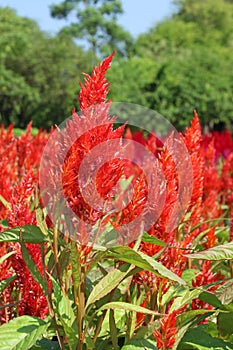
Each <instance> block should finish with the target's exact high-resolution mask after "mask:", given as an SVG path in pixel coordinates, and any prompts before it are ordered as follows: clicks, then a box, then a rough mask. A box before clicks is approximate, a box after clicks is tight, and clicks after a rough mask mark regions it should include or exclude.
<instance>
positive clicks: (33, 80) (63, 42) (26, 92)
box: [0, 8, 91, 128]
mask: <svg viewBox="0 0 233 350" xmlns="http://www.w3.org/2000/svg"><path fill="white" fill-rule="evenodd" d="M90 66H91V62H90V59H89V55H88V53H85V52H84V51H83V50H82V49H81V48H79V47H77V45H76V44H74V43H73V41H72V40H71V39H70V38H69V37H67V36H65V35H58V36H55V37H49V36H47V35H46V34H45V33H43V32H42V31H41V30H40V29H39V27H38V25H37V23H36V22H35V21H32V20H29V19H27V18H21V17H19V16H17V15H16V13H15V12H14V11H13V10H11V9H9V8H0V71H1V75H0V115H1V119H2V121H4V122H5V123H6V124H9V123H11V122H14V123H15V125H16V126H19V127H21V128H24V127H25V126H26V124H27V123H28V122H29V121H30V120H33V125H34V126H37V127H42V126H43V127H49V126H51V125H52V124H54V123H56V124H59V123H60V122H61V121H63V120H64V119H65V118H66V117H68V116H69V115H70V113H71V109H72V107H73V106H74V104H75V103H76V96H77V92H78V89H79V86H78V83H79V81H80V78H81V72H82V71H85V70H86V71H87V70H89V67H90Z"/></svg>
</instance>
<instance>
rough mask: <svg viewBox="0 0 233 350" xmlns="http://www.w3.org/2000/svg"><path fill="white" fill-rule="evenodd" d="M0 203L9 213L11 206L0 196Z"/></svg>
mask: <svg viewBox="0 0 233 350" xmlns="http://www.w3.org/2000/svg"><path fill="white" fill-rule="evenodd" d="M0 203H2V204H3V205H4V207H6V208H7V209H8V210H10V211H11V205H10V203H9V202H7V200H6V199H5V198H4V197H3V196H2V195H1V194H0Z"/></svg>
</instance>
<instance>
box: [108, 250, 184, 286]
mask: <svg viewBox="0 0 233 350" xmlns="http://www.w3.org/2000/svg"><path fill="white" fill-rule="evenodd" d="M109 255H110V256H111V257H114V258H116V259H117V260H121V261H125V262H128V263H130V264H132V265H135V266H138V267H140V268H142V269H143V270H148V271H151V272H153V273H155V274H157V275H159V276H163V277H167V278H168V279H169V280H172V281H174V282H178V283H179V284H181V285H185V284H186V283H185V281H184V280H182V279H181V278H180V277H179V276H177V275H176V274H174V273H173V272H171V271H170V270H168V269H167V268H166V267H165V266H163V265H162V264H161V263H159V262H158V261H155V260H154V259H153V258H152V257H150V256H148V255H146V254H144V253H142V252H136V251H134V250H133V249H131V248H129V247H123V246H120V247H115V248H112V249H111V250H110V252H109Z"/></svg>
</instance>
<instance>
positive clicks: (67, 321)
mask: <svg viewBox="0 0 233 350" xmlns="http://www.w3.org/2000/svg"><path fill="white" fill-rule="evenodd" d="M51 280H52V284H53V304H54V308H55V310H56V313H57V315H58V319H59V321H60V322H61V324H62V326H63V328H64V331H65V334H66V336H67V339H68V343H69V346H70V349H74V350H75V349H76V346H77V343H78V329H77V324H76V322H75V314H74V310H73V308H72V306H71V303H72V301H71V300H70V299H69V298H68V297H67V296H65V295H64V293H63V292H62V290H61V288H60V285H59V284H58V283H57V281H56V280H55V279H54V278H53V277H52V276H51Z"/></svg>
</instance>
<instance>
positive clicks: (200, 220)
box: [0, 57, 233, 349]
mask: <svg viewBox="0 0 233 350" xmlns="http://www.w3.org/2000/svg"><path fill="white" fill-rule="evenodd" d="M111 58H112V57H110V58H108V59H106V60H105V61H104V62H103V63H102V65H100V67H97V68H95V69H94V71H93V75H92V77H89V76H88V77H87V78H86V81H85V84H86V85H85V87H84V86H82V90H81V93H80V96H79V102H80V108H81V110H85V109H87V108H89V107H90V106H92V105H94V104H96V103H106V104H108V103H109V102H107V92H108V84H107V81H106V79H105V73H106V70H107V69H108V68H109V64H110V61H111ZM75 115H76V113H75V111H73V116H74V118H75ZM30 131H31V124H29V126H28V128H27V130H26V133H25V134H23V135H22V136H20V137H18V138H17V137H15V136H14V134H13V126H12V125H11V126H9V127H8V128H5V127H4V126H2V127H1V129H0V169H1V172H0V231H1V232H4V231H5V230H6V229H11V228H14V227H16V226H23V225H28V224H29V225H36V224H37V223H38V215H39V214H38V213H39V212H38V207H39V203H40V200H39V194H38V176H39V166H40V160H41V156H42V152H43V149H44V146H45V145H46V142H47V140H48V136H49V135H48V133H46V132H43V131H39V133H38V134H37V135H36V136H32V135H31V132H30ZM115 135H117V137H121V135H122V137H124V135H125V137H126V138H128V139H130V140H135V141H137V142H139V143H141V144H142V145H143V146H144V147H145V148H146V149H148V150H150V151H152V152H153V153H154V154H157V157H158V161H159V163H160V165H161V168H162V170H163V173H164V176H165V179H166V185H167V191H166V201H165V204H164V206H163V210H162V214H161V215H160V217H159V219H158V220H157V222H156V224H155V225H153V227H152V228H151V229H150V230H149V231H148V234H149V235H150V236H151V237H155V238H156V239H159V240H161V241H162V242H165V246H161V245H157V244H155V243H154V242H153V241H150V240H149V239H148V240H144V241H142V242H141V243H140V246H139V251H140V252H142V253H144V254H146V255H148V256H150V257H156V258H157V261H159V262H160V263H162V264H163V265H164V266H165V267H166V268H167V269H169V270H170V271H172V272H173V273H175V274H176V275H177V276H179V277H182V278H183V279H184V280H186V281H187V283H188V284H189V285H190V286H192V287H201V286H207V285H208V287H207V288H206V290H208V291H209V292H212V293H214V292H216V291H217V290H218V288H219V286H220V285H221V284H222V283H223V282H222V281H224V279H225V278H230V277H233V270H232V265H231V263H230V262H228V261H222V260H221V262H220V263H219V264H216V263H213V262H211V261H210V260H203V259H191V258H190V256H186V254H188V253H193V252H197V251H202V250H207V249H209V248H213V247H215V246H217V245H219V244H225V243H227V242H231V241H232V238H233V224H232V222H231V220H230V218H231V217H232V215H233V139H232V138H231V135H230V133H229V132H228V131H224V132H214V133H212V134H208V135H203V134H202V131H201V126H200V122H199V119H198V116H197V114H196V112H195V113H194V118H193V120H192V122H191V125H190V126H189V127H188V128H187V129H186V131H185V133H184V134H183V135H182V136H181V137H182V140H183V141H184V143H185V145H186V147H187V149H188V152H189V155H190V159H191V162H192V167H193V190H192V196H191V200H190V203H189V207H188V210H187V212H186V215H185V216H184V217H183V218H182V219H181V221H180V223H179V225H178V227H177V228H176V229H174V230H172V231H171V232H169V233H168V232H166V225H167V222H168V220H169V215H170V212H171V210H172V208H173V206H174V202H175V200H176V198H177V195H178V179H177V174H176V169H175V164H174V161H173V159H172V156H171V154H170V153H169V151H168V150H167V149H162V150H161V149H160V147H159V145H158V142H157V140H156V139H155V137H154V136H153V135H148V136H145V134H144V133H143V132H141V131H137V132H134V133H133V132H131V131H130V129H129V128H128V129H127V127H125V126H123V127H120V128H119V129H118V130H117V131H116V130H113V129H112V125H110V126H109V125H108V129H106V128H105V127H104V126H103V127H102V128H101V127H100V128H99V129H98V132H97V131H96V130H94V132H93V134H92V135H91V136H92V137H89V138H85V140H84V141H85V144H84V146H83V150H82V152H83V154H85V152H87V150H88V149H91V148H93V147H94V146H95V145H96V143H97V142H100V141H101V142H103V140H108V139H111V138H114V137H116V136H115ZM84 141H83V142H84ZM80 149H81V148H79V144H76V145H75V147H74V148H73V149H72V152H71V155H70V156H69V157H70V159H68V160H66V164H65V166H64V179H63V180H64V189H65V190H64V191H65V194H66V195H67V197H69V194H70V193H71V191H77V189H75V185H74V183H72V182H70V181H69V180H70V178H72V176H71V174H74V173H75V171H76V170H77V169H76V168H77V164H78V163H79V162H80V161H81V160H82V157H83V154H82V153H81V151H80ZM126 163H127V162H126ZM126 163H124V164H123V163H122V162H121V163H120V162H119V163H112V164H110V165H108V167H107V168H105V171H103V172H102V174H100V178H102V179H103V180H102V183H101V186H100V192H101V195H102V196H107V194H108V193H109V190H110V189H111V187H112V186H114V185H115V184H116V183H117V181H118V180H119V178H120V176H121V174H122V169H124V174H126V177H127V178H129V177H130V176H131V175H132V171H133V170H132V167H129V166H128V164H126ZM113 174H114V176H113ZM144 186H145V180H144V178H143V176H142V174H141V173H140V172H139V173H138V174H137V177H136V180H135V182H133V187H134V191H135V192H134V196H133V199H132V203H131V204H130V205H129V206H128V207H127V210H125V211H123V213H122V215H121V217H120V218H119V219H118V221H117V222H116V223H115V228H116V230H117V229H118V228H119V227H120V226H121V225H122V224H123V223H125V222H126V221H127V220H129V218H130V217H133V216H134V215H136V214H135V213H137V211H140V207H141V206H142V204H143V201H144V199H145V197H146V190H145V188H144ZM79 195H80V193H79V192H77V196H79ZM80 201H81V199H80ZM72 205H73V207H72V208H73V209H74V210H77V211H79V213H82V211H83V215H84V214H85V215H89V216H91V215H93V217H92V218H91V219H90V220H92V221H93V220H95V219H93V218H96V217H97V218H98V219H99V216H98V215H96V216H95V215H94V214H93V212H91V213H90V212H88V209H87V208H86V207H85V203H82V205H80V203H79V206H78V207H76V204H75V203H72ZM47 224H48V225H49V223H48V220H47ZM26 246H27V248H28V251H29V252H30V254H31V256H32V258H33V260H34V262H35V264H36V266H37V268H38V270H39V272H40V273H41V274H43V269H44V266H43V264H44V263H46V264H47V265H46V270H47V271H49V272H51V271H50V270H49V269H50V267H49V263H48V261H46V262H44V261H43V255H42V254H41V245H40V244H33V243H26ZM130 247H133V243H131V244H130ZM82 251H83V256H84V257H83V259H84V261H86V260H87V257H88V254H89V253H90V250H86V251H85V247H82ZM85 252H86V253H85ZM6 254H9V256H8V257H7V258H5V259H4V260H3V261H1V269H0V280H1V281H4V280H6V279H9V278H11V276H13V277H12V280H10V279H9V280H8V281H9V283H8V285H7V286H6V288H5V289H2V290H1V294H0V295H1V308H0V320H1V323H2V324H3V323H6V322H9V321H10V320H11V319H13V318H14V317H16V316H22V315H31V316H37V317H39V318H41V319H44V318H45V317H46V315H48V313H49V307H48V303H47V299H46V297H45V295H44V292H43V290H42V288H41V286H39V284H38V283H37V282H36V281H35V279H34V278H33V277H32V275H31V273H30V271H29V269H28V268H27V266H26V264H25V262H24V259H23V258H22V251H21V246H20V244H19V242H2V243H0V259H1V258H3V257H4V256H6ZM85 254H86V258H85ZM85 259H86V260H85ZM218 281H219V282H221V283H216V282H218ZM48 286H49V288H52V287H51V281H50V280H49V277H48ZM173 286H174V283H173V282H172V281H171V280H169V278H166V277H164V276H158V275H156V274H154V273H153V272H150V271H147V270H143V269H142V270H141V271H138V272H137V271H136V272H135V274H134V275H133V278H132V280H131V287H130V288H135V289H134V294H135V298H136V299H137V300H140V305H141V306H143V307H147V308H148V309H151V310H155V311H157V312H159V313H161V314H162V315H163V316H162V317H161V318H160V319H159V323H158V324H156V326H154V329H153V330H152V334H153V336H154V339H155V340H156V343H157V347H158V349H171V348H172V347H173V346H174V344H175V341H176V336H177V333H178V330H179V325H178V322H177V320H178V317H179V315H181V314H182V313H184V312H185V311H188V310H198V309H210V310H211V309H213V307H214V306H213V305H211V304H210V303H208V302H207V301H205V300H204V298H202V300H201V299H199V298H198V297H196V296H195V293H194V294H193V297H191V299H187V300H186V301H185V303H184V302H182V301H180V305H178V307H177V305H176V307H175V306H174V304H175V297H177V295H176V293H175V292H174V295H172V294H171V295H170V297H169V290H170V291H171V290H172V289H171V288H172V287H173ZM142 290H143V292H142ZM193 290H195V289H193ZM164 295H166V296H167V300H166V302H165V301H164V300H163V296H164ZM140 298H141V299H140ZM125 300H126V301H127V293H126V299H125ZM136 316H137V317H136V326H135V330H137V329H139V328H140V327H143V326H148V324H149V323H148V317H147V316H146V315H145V314H143V313H139V312H138V313H137V315H136ZM199 321H200V322H204V323H205V321H206V319H205V317H203V318H202V320H199Z"/></svg>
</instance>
